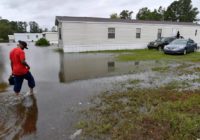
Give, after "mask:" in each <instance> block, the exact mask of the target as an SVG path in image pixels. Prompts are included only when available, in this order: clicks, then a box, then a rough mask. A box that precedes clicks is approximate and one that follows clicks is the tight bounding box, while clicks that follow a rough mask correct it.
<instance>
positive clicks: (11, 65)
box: [10, 61, 13, 71]
mask: <svg viewBox="0 0 200 140" xmlns="http://www.w3.org/2000/svg"><path fill="white" fill-rule="evenodd" d="M10 67H11V70H12V71H13V63H12V61H11V62H10Z"/></svg>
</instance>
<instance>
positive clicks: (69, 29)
mask: <svg viewBox="0 0 200 140" xmlns="http://www.w3.org/2000/svg"><path fill="white" fill-rule="evenodd" d="M59 28H61V33H62V39H61V40H60V41H59V46H61V47H66V48H67V47H69V48H71V47H75V48H78V49H79V48H82V47H83V48H84V47H86V48H87V47H89V48H92V47H93V48H94V49H95V47H96V48H101V47H102V48H103V47H105V48H109V47H110V48H111V47H115V48H118V47H119V48H120V47H126V46H128V48H133V49H134V48H135V47H138V48H145V47H146V46H147V44H148V43H149V42H150V41H153V40H155V39H157V37H158V29H162V37H170V36H175V35H176V33H177V32H176V33H175V31H179V32H180V35H181V36H183V37H184V38H189V37H190V38H191V39H193V40H195V42H197V43H200V41H199V40H200V37H199V34H197V36H195V34H194V31H195V30H196V29H198V30H199V29H200V26H190V25H165V24H143V23H112V22H108V23H107V22H84V21H80V22H78V21H71V22H62V24H61V23H59V26H58V29H59ZM108 28H115V39H108ZM173 31H174V33H175V34H174V33H173ZM192 31H193V33H191V32H192ZM136 33H138V34H140V35H138V36H140V38H139V39H138V38H136ZM116 46H117V47H116Z"/></svg>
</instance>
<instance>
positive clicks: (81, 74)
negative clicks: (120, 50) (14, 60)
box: [0, 44, 199, 140]
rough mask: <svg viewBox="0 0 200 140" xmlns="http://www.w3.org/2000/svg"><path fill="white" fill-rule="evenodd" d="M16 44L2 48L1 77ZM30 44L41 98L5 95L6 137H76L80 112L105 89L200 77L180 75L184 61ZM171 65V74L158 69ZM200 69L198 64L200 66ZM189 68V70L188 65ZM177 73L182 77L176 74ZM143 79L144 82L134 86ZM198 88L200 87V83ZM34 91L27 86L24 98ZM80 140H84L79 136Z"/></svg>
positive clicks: (0, 118)
mask: <svg viewBox="0 0 200 140" xmlns="http://www.w3.org/2000/svg"><path fill="white" fill-rule="evenodd" d="M13 47H15V45H14V44H0V54H1V56H0V57H1V59H0V62H1V63H0V64H2V67H1V69H0V71H1V72H0V78H1V79H2V80H4V81H6V80H7V77H8V75H9V74H10V73H11V70H10V63H9V59H8V58H9V57H8V56H9V51H10V50H11V49H12V48H13ZM54 48H56V47H49V48H37V47H35V46H34V45H33V44H29V49H28V50H25V51H26V55H27V62H28V63H29V64H30V66H31V72H32V74H33V75H34V77H35V80H36V89H35V96H32V97H29V98H25V99H23V98H22V95H21V96H19V97H17V98H16V97H15V96H14V95H13V91H12V88H13V87H9V88H8V90H7V91H6V92H5V93H1V94H0V139H6V140H10V139H16V140H17V139H22V140H30V139H34V140H44V139H48V140H55V139H61V140H62V139H63V140H67V139H70V136H71V135H72V134H73V133H74V132H76V130H75V127H74V126H75V124H76V123H77V121H78V120H79V118H80V116H81V114H80V112H79V111H80V110H83V109H84V108H87V107H89V106H90V97H92V96H94V95H96V94H98V93H100V92H104V91H112V90H126V89H128V88H132V87H133V86H134V87H137V88H144V87H146V88H150V87H158V86H161V85H163V84H166V83H169V82H171V81H173V80H177V81H178V80H179V81H180V80H183V81H184V80H188V81H189V80H194V79H198V76H199V74H198V73H192V74H190V75H185V74H182V75H179V74H178V73H177V72H176V68H177V67H180V66H181V65H184V63H183V64H181V63H177V62H167V63H166V62H163V61H138V62H126V63H125V62H118V61H116V60H115V56H116V54H78V53H72V54H62V53H57V52H54V51H53V49H54ZM157 67H158V68H159V67H169V69H168V71H167V72H162V73H161V72H159V71H153V70H152V69H153V68H157ZM197 67H198V66H197ZM187 68H188V67H187ZM176 73H177V74H176ZM134 80H139V81H140V82H139V83H137V84H136V83H134ZM133 83H134V84H133ZM194 87H199V85H198V83H196V85H195V84H194ZM27 91H28V87H27V84H26V82H24V85H23V88H22V94H25V93H26V92H27ZM75 139H79V137H77V138H75Z"/></svg>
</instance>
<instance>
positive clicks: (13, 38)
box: [8, 35, 15, 43]
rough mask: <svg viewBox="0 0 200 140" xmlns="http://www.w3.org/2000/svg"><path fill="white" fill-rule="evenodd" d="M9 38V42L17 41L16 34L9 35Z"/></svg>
mask: <svg viewBox="0 0 200 140" xmlns="http://www.w3.org/2000/svg"><path fill="white" fill-rule="evenodd" d="M8 38H9V42H10V43H13V42H15V37H14V35H8Z"/></svg>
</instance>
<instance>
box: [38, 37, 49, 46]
mask: <svg viewBox="0 0 200 140" xmlns="http://www.w3.org/2000/svg"><path fill="white" fill-rule="evenodd" d="M35 45H36V46H49V45H50V43H49V41H48V40H46V39H45V38H40V39H39V40H38V41H36V43H35Z"/></svg>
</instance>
